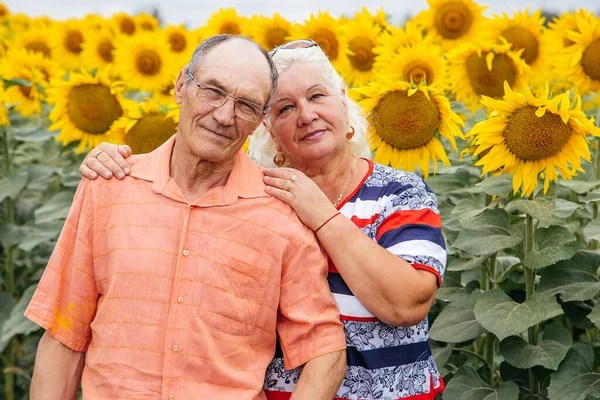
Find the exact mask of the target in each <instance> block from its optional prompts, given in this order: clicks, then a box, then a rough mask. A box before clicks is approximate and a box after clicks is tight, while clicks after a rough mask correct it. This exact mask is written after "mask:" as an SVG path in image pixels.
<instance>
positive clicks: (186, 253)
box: [183, 249, 190, 257]
mask: <svg viewBox="0 0 600 400" xmlns="http://www.w3.org/2000/svg"><path fill="white" fill-rule="evenodd" d="M183 255H184V256H186V257H187V256H189V255H190V251H189V250H188V249H185V250H184V251H183Z"/></svg>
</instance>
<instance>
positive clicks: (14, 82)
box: [2, 78, 33, 89]
mask: <svg viewBox="0 0 600 400" xmlns="http://www.w3.org/2000/svg"><path fill="white" fill-rule="evenodd" d="M2 80H3V81H4V87H5V88H6V89H8V88H9V87H11V86H27V87H31V86H33V84H32V83H31V82H29V81H27V80H25V79H21V78H12V79H2Z"/></svg>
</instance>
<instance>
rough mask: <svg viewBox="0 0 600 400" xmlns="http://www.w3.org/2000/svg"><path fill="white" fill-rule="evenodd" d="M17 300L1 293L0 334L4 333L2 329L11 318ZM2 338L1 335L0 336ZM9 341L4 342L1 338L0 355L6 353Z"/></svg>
mask: <svg viewBox="0 0 600 400" xmlns="http://www.w3.org/2000/svg"><path fill="white" fill-rule="evenodd" d="M15 304H16V303H15V300H14V299H13V298H12V297H11V296H9V295H8V294H6V293H0V332H2V328H3V327H4V323H5V322H6V321H7V320H8V318H9V317H10V311H11V310H12V309H13V307H14V306H15ZM0 336H1V335H0ZM7 343H8V340H6V341H4V340H2V338H1V337H0V353H2V352H3V351H4V348H5V347H6V344H7Z"/></svg>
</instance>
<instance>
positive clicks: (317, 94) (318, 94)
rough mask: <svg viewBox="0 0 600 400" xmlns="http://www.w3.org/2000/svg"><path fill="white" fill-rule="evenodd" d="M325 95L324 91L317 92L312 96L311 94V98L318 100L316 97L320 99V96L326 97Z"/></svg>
mask: <svg viewBox="0 0 600 400" xmlns="http://www.w3.org/2000/svg"><path fill="white" fill-rule="evenodd" d="M324 96H325V95H324V94H323V93H315V94H313V95H312V96H310V99H311V100H316V99H319V98H321V97H324Z"/></svg>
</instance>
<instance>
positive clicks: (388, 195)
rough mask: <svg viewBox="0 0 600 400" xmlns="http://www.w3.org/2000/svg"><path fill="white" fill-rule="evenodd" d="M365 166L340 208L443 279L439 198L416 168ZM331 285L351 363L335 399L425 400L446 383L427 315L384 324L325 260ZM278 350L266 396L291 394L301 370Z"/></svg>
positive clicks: (396, 251)
mask: <svg viewBox="0 0 600 400" xmlns="http://www.w3.org/2000/svg"><path fill="white" fill-rule="evenodd" d="M369 164H370V168H369V172H368V173H367V175H366V176H365V178H364V180H363V182H362V183H361V185H359V187H358V188H357V189H356V190H355V191H354V192H353V193H352V194H350V196H349V197H348V198H347V199H346V201H344V202H343V203H342V204H341V205H340V207H339V209H340V212H341V213H342V214H343V215H345V216H346V217H347V218H349V219H350V220H352V222H354V223H355V224H356V226H358V227H359V228H360V229H361V230H362V231H363V232H364V233H365V234H366V235H368V236H369V237H370V238H372V239H373V240H374V241H376V242H377V243H378V244H379V245H381V246H382V247H384V248H385V249H387V250H388V251H389V252H391V253H393V254H395V255H397V256H398V257H401V258H402V259H404V260H405V261H407V262H408V263H410V264H411V265H412V266H413V267H414V268H418V269H422V270H425V271H429V272H431V273H432V274H434V275H435V276H436V277H437V279H438V285H441V282H442V276H443V274H444V268H445V265H446V246H445V243H444V238H443V236H442V230H441V227H442V225H441V217H440V213H439V210H438V206H437V200H436V197H435V195H434V194H433V192H432V191H431V190H430V189H429V188H428V187H427V185H426V184H425V182H424V181H423V180H422V179H421V178H419V177H418V176H416V175H415V174H412V173H408V172H404V171H398V170H395V169H393V168H390V167H386V166H383V165H380V164H376V163H373V162H372V161H370V160H369ZM328 281H329V286H330V288H331V291H332V293H333V296H334V298H335V300H336V303H337V305H338V307H339V308H340V314H341V319H342V323H343V324H344V330H345V335H346V346H347V360H348V366H347V369H346V376H345V378H344V381H343V383H342V386H341V387H340V389H339V390H338V392H337V395H336V399H348V400H358V399H386V400H395V399H408V400H429V399H433V398H435V396H436V394H438V393H440V392H442V391H443V389H444V383H443V381H442V379H441V376H440V373H439V372H438V369H437V367H436V365H435V362H434V359H433V356H432V353H431V348H430V345H429V340H428V322H427V318H425V319H424V320H423V321H421V322H420V323H419V324H417V325H415V326H400V327H395V326H389V325H386V324H384V323H383V322H381V321H379V320H378V319H377V318H376V317H375V316H374V315H373V314H371V313H370V312H369V311H368V310H367V309H366V308H365V307H364V306H363V305H362V304H361V303H360V301H359V300H358V299H357V298H356V297H354V295H353V294H352V291H351V290H350V289H349V288H348V286H347V285H346V283H345V282H344V279H343V277H342V276H341V275H340V274H339V273H338V271H337V269H336V267H335V265H334V264H333V263H332V262H331V260H330V265H329V276H328ZM281 354H282V353H281V352H280V351H279V349H278V352H277V353H276V357H275V359H274V360H273V361H272V362H271V365H270V366H269V368H268V369H267V375H266V377H265V386H264V388H265V390H266V393H267V398H268V399H270V400H280V399H288V398H289V396H290V392H291V391H292V390H293V388H294V385H295V384H296V382H297V381H298V378H299V376H300V372H301V369H295V370H286V369H284V365H283V359H282V358H281Z"/></svg>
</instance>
